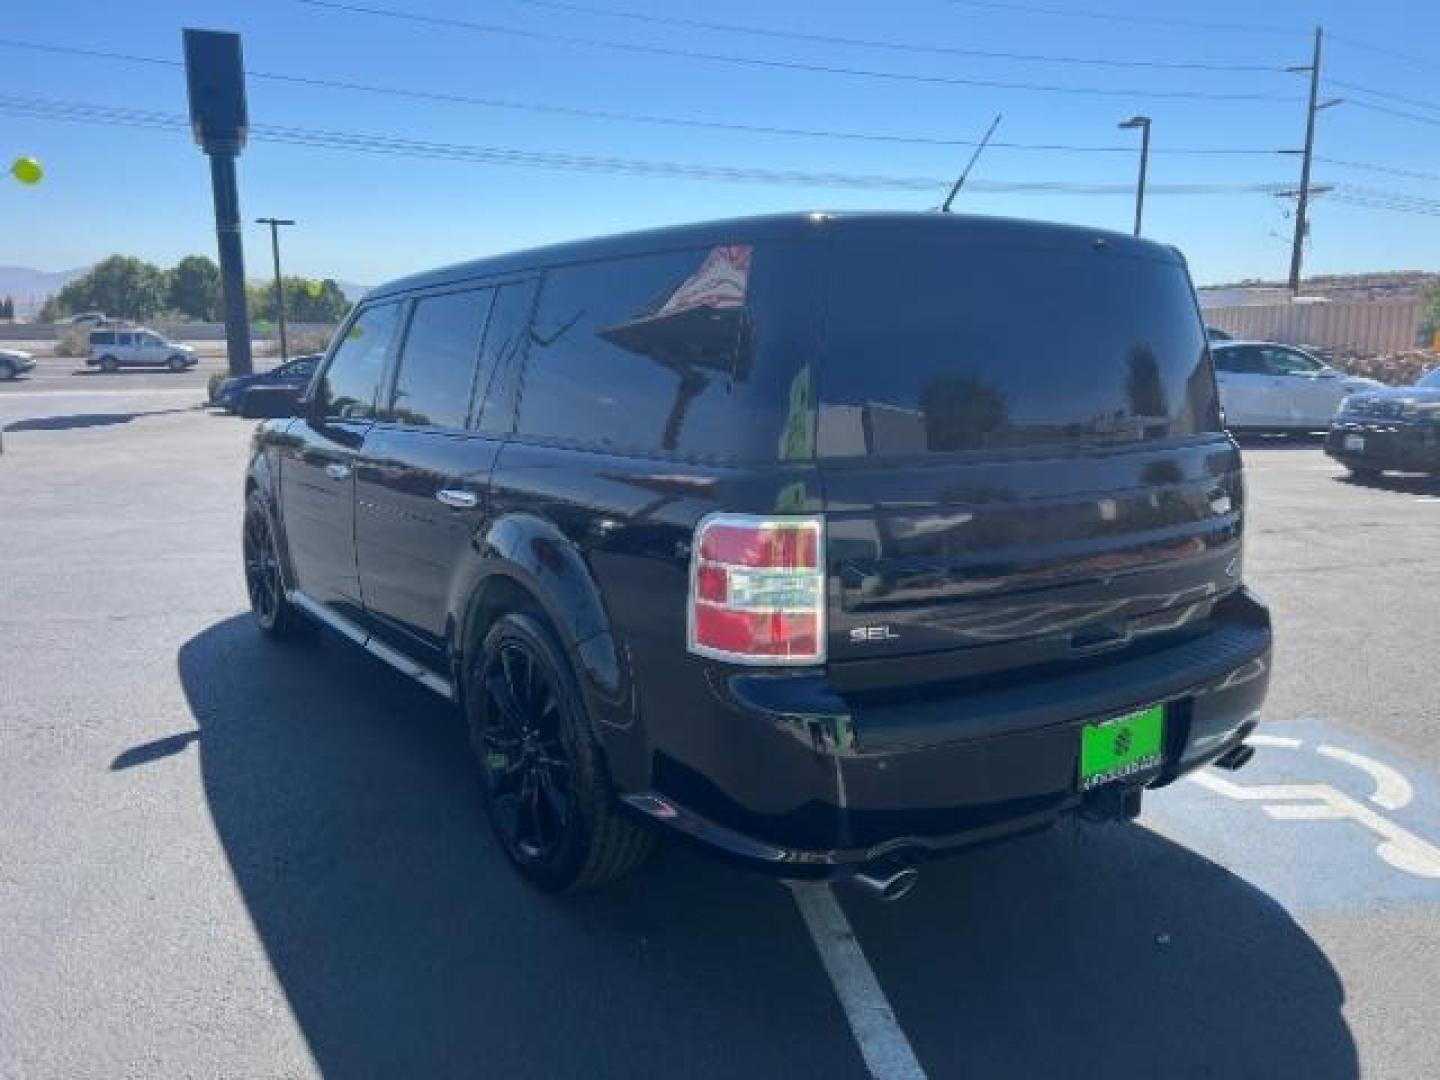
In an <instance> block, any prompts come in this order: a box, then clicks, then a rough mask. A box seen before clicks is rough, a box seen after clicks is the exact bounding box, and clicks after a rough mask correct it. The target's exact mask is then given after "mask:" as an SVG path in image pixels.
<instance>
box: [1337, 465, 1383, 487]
mask: <svg viewBox="0 0 1440 1080" xmlns="http://www.w3.org/2000/svg"><path fill="white" fill-rule="evenodd" d="M1345 468H1347V469H1349V470H1350V479H1351V480H1354V481H1356V482H1358V483H1369V482H1372V481H1375V480H1379V479H1380V477H1381V476H1382V475H1384V472H1385V470H1384V469H1370V468H1366V467H1364V466H1357V465H1346V466H1345Z"/></svg>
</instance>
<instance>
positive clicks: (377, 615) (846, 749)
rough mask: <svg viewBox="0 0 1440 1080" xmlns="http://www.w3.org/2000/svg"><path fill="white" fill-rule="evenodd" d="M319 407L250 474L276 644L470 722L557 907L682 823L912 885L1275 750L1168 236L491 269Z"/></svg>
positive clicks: (899, 224) (871, 222)
mask: <svg viewBox="0 0 1440 1080" xmlns="http://www.w3.org/2000/svg"><path fill="white" fill-rule="evenodd" d="M1036 297H1043V298H1044V300H1043V309H1044V310H1043V317H1037V311H1036V308H1035V306H1034V305H1035V303H1036V300H1035V298H1036ZM265 404H266V402H265V400H263V399H257V402H256V408H255V409H254V410H252V415H253V414H254V413H257V412H261V411H263V409H262V408H261V406H263V405H265ZM298 408H299V412H300V415H299V416H296V417H293V418H287V419H272V420H270V421H268V422H266V423H265V424H262V425H261V427H260V428H259V430H258V432H257V434H256V437H255V445H254V456H253V460H252V462H251V465H250V468H249V473H248V479H247V480H246V493H245V494H246V500H247V503H246V516H245V533H244V548H245V569H246V575H247V579H248V587H249V592H250V596H251V599H252V603H253V608H254V613H255V617H256V619H257V620H258V622H259V625H260V627H261V629H262V630H264V631H265V632H266V633H269V634H273V635H277V636H282V635H285V634H288V633H291V632H293V631H296V630H298V629H300V628H302V627H303V626H304V625H305V624H306V623H307V622H311V621H313V622H319V623H324V624H328V625H329V626H331V627H333V628H334V629H336V630H338V631H339V632H340V633H342V634H344V635H345V636H346V637H349V638H350V639H351V640H353V641H355V642H357V643H359V644H361V645H363V646H364V647H365V648H367V649H369V650H370V651H371V652H372V653H373V654H375V655H376V656H378V657H379V658H381V659H383V660H385V661H386V662H388V663H390V664H392V665H393V666H394V667H396V668H397V669H399V670H400V671H401V672H404V673H405V674H406V675H408V676H410V677H412V678H414V679H416V680H418V681H419V682H421V683H423V684H424V685H425V686H427V687H429V688H430V689H432V690H434V691H435V692H436V693H438V694H440V695H442V696H444V697H446V698H449V699H451V700H453V701H454V702H456V703H457V704H458V706H459V707H460V708H461V709H462V710H463V711H464V714H465V716H466V717H467V718H468V722H469V725H470V731H471V737H472V743H473V746H474V748H475V752H476V755H477V758H478V770H479V775H480V778H481V783H482V786H483V790H484V792H485V797H486V803H487V805H488V807H489V814H490V818H491V821H492V824H493V826H494V828H495V831H496V833H497V834H498V836H499V838H500V841H501V843H502V844H503V846H504V849H505V851H506V852H507V853H508V854H509V856H510V858H511V860H513V862H514V863H515V864H516V865H517V866H518V867H519V868H520V870H521V871H522V872H524V873H525V874H526V875H527V876H529V877H530V878H532V879H534V880H535V881H537V882H539V883H541V884H542V885H544V886H547V887H550V888H571V887H580V886H586V885H591V884H595V883H598V882H601V881H603V880H605V879H607V878H611V877H614V876H616V875H618V874H620V873H622V872H624V871H625V870H627V869H629V868H630V867H632V866H633V865H635V864H636V863H637V862H638V861H639V860H640V859H641V858H643V856H644V854H645V852H646V850H647V848H648V846H649V844H650V841H651V837H652V835H653V833H654V832H655V831H657V830H659V831H664V830H668V831H669V832H670V833H671V834H675V835H680V836H684V837H687V838H689V839H691V840H694V841H697V842H699V843H700V844H702V845H704V846H706V847H708V848H710V849H711V850H713V851H716V852H720V853H723V854H725V855H728V856H730V857H731V858H733V859H736V860H738V861H740V862H742V863H746V864H748V865H750V866H753V867H759V868H764V869H767V870H770V871H772V872H775V873H777V874H780V875H782V876H787V877H797V878H798V877H842V876H847V875H855V876H856V878H857V880H858V881H860V882H861V883H862V884H863V885H865V886H866V887H867V888H869V889H871V890H872V891H874V892H877V893H879V894H881V895H895V894H897V893H900V892H903V891H904V890H905V889H907V888H908V887H909V884H910V882H911V881H912V880H913V877H914V874H915V869H914V868H915V866H916V865H918V864H919V863H920V862H922V861H924V860H925V859H927V858H929V857H931V856H933V855H936V854H939V853H942V852H945V851H949V850H952V849H954V848H957V847H959V846H961V845H964V844H969V843H973V842H977V841H985V840H991V839H995V838H997V837H1001V836H1006V835H1009V834H1014V833H1019V832H1022V831H1026V830H1032V829H1036V828H1039V827H1042V826H1044V825H1046V824H1048V823H1050V822H1053V821H1054V820H1055V819H1056V818H1057V817H1058V816H1059V815H1062V814H1065V813H1069V812H1072V811H1080V812H1082V813H1084V814H1086V815H1088V816H1091V817H1095V818H1116V817H1122V818H1123V817H1128V816H1132V815H1133V814H1135V813H1136V812H1137V811H1138V809H1139V802H1140V795H1141V792H1142V790H1144V789H1146V788H1157V787H1161V786H1163V785H1165V784H1168V783H1170V782H1171V781H1173V780H1174V779H1175V778H1176V777H1177V776H1179V775H1180V774H1182V773H1184V772H1185V771H1187V770H1190V769H1194V768H1196V767H1198V766H1200V765H1202V764H1205V763H1207V762H1216V761H1218V762H1220V763H1221V764H1224V765H1226V766H1229V767H1233V768H1238V767H1239V766H1240V765H1241V764H1243V763H1244V761H1245V760H1246V759H1247V758H1248V756H1249V754H1250V749H1249V748H1248V747H1247V746H1245V745H1244V739H1245V737H1246V735H1247V734H1248V733H1249V732H1250V731H1251V729H1252V728H1253V727H1254V726H1255V724H1256V722H1257V720H1258V716H1259V713H1258V710H1259V708H1260V705H1261V702H1262V699H1263V698H1264V696H1265V690H1266V685H1267V682H1268V679H1269V668H1270V624H1269V616H1268V614H1267V610H1266V608H1265V607H1264V606H1263V605H1262V604H1261V603H1260V601H1258V600H1257V599H1256V598H1255V596H1254V595H1253V594H1252V593H1250V592H1249V591H1248V590H1247V589H1246V588H1245V587H1244V585H1243V584H1242V573H1241V565H1242V564H1241V558H1242V556H1241V533H1242V529H1243V524H1244V514H1245V510H1244V489H1243V485H1242V483H1241V463H1240V455H1239V452H1238V450H1237V448H1236V446H1235V445H1234V443H1233V442H1232V441H1231V440H1230V439H1229V437H1228V436H1227V435H1226V434H1225V433H1224V431H1223V430H1222V429H1221V425H1220V410H1219V403H1218V400H1217V394H1216V387H1215V379H1214V375H1213V373H1212V371H1211V368H1210V360H1209V351H1208V349H1207V346H1206V339H1205V331H1204V326H1203V325H1202V323H1201V321H1200V317H1199V314H1198V311H1197V308H1196V304H1195V299H1194V294H1193V291H1192V288H1191V284H1190V279H1189V276H1188V274H1187V272H1186V268H1185V264H1184V261H1183V260H1182V259H1181V257H1180V256H1179V255H1178V254H1177V253H1176V252H1175V251H1174V250H1172V249H1171V248H1168V247H1164V246H1161V245H1158V244H1154V243H1149V242H1146V241H1140V240H1136V239H1133V238H1131V237H1129V236H1121V235H1117V234H1108V233H1097V232H1095V231H1093V230H1089V229H1080V228H1069V227H1062V226H1053V225H1042V224H1035V223H1028V222H1019V221H1005V220H1000V219H987V218H967V217H962V216H948V215H939V214H870V215H853V216H851V215H838V216H831V215H805V216H802V215H790V216H782V217H772V218H756V219H748V220H737V221H728V222H719V223H714V224H708V225H697V226H690V227H683V228H675V229H668V230H661V231H655V232H647V233H640V234H635V235H629V236H622V237H617V238H611V239H605V240H597V241H589V242H582V243H576V244H571V245H566V246H561V247H554V248H547V249H543V250H539V251H532V252H526V253H522V254H516V255H509V256H503V257H499V258H491V259H485V260H481V261H479V262H473V263H468V264H464V265H460V266H455V267H451V268H449V269H444V270H438V271H435V272H433V273H427V274H422V275H420V276H417V277H411V278H407V279H404V280H402V281H398V282H395V283H393V284H390V285H387V286H384V287H382V288H379V289H376V290H375V291H373V292H371V293H369V294H368V295H367V296H366V298H365V300H364V301H363V302H362V303H361V304H360V305H359V307H358V309H357V310H356V311H355V312H354V313H353V315H352V316H351V318H350V320H349V322H348V324H347V325H346V326H345V327H343V328H342V331H341V332H340V333H339V334H338V335H337V337H336V339H335V342H334V343H333V344H332V345H331V348H330V351H329V353H328V355H327V357H326V359H325V361H324V363H323V365H322V367H321V369H320V372H319V374H318V375H317V377H316V379H315V380H314V382H312V384H311V387H310V390H309V391H308V393H307V395H306V397H305V399H304V400H303V401H302V402H301V403H300V405H299V407H298ZM317 677H323V672H319V671H317Z"/></svg>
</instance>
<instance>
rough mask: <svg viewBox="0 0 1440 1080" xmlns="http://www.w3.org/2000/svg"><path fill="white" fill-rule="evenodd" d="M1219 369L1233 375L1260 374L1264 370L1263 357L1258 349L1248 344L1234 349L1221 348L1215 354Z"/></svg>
mask: <svg viewBox="0 0 1440 1080" xmlns="http://www.w3.org/2000/svg"><path fill="white" fill-rule="evenodd" d="M1215 357H1216V360H1217V362H1218V364H1219V368H1220V370H1221V371H1228V372H1230V373H1231V374H1233V375H1260V374H1263V373H1264V370H1265V359H1264V357H1263V356H1261V354H1260V350H1259V349H1257V348H1254V347H1253V346H1250V345H1241V346H1239V347H1238V348H1234V349H1222V350H1220V351H1218V352H1216V354H1215Z"/></svg>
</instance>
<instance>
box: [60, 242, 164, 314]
mask: <svg viewBox="0 0 1440 1080" xmlns="http://www.w3.org/2000/svg"><path fill="white" fill-rule="evenodd" d="M165 294H166V281H165V272H164V271H163V270H161V269H160V268H159V267H158V266H155V265H154V264H153V263H148V262H143V261H142V260H140V259H137V258H135V257H134V256H131V255H111V256H110V257H109V258H108V259H102V260H101V261H100V262H98V263H96V264H95V265H94V266H93V267H91V268H90V270H89V271H88V272H87V273H85V274H84V275H83V276H81V277H78V278H76V279H75V280H74V281H72V282H70V284H68V285H66V286H65V287H64V288H63V289H61V290H60V291H59V292H58V293H56V295H55V297H54V300H55V310H54V311H53V312H52V314H57V313H58V314H64V313H68V312H76V311H103V312H105V313H106V314H107V315H111V316H114V317H117V318H121V319H135V320H141V319H148V318H149V317H150V316H152V315H154V314H155V313H156V312H157V311H160V310H161V309H162V308H164V306H165ZM47 306H48V305H47Z"/></svg>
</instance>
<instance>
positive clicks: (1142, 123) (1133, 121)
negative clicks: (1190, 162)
mask: <svg viewBox="0 0 1440 1080" xmlns="http://www.w3.org/2000/svg"><path fill="white" fill-rule="evenodd" d="M1118 126H1119V127H1120V128H1139V129H1140V181H1139V183H1137V184H1136V186H1135V235H1136V236H1139V235H1140V222H1141V219H1142V218H1143V217H1144V216H1145V174H1146V173H1147V172H1148V171H1149V169H1150V117H1148V116H1132V117H1130V119H1129V120H1121V121H1120V123H1119V125H1118Z"/></svg>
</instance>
